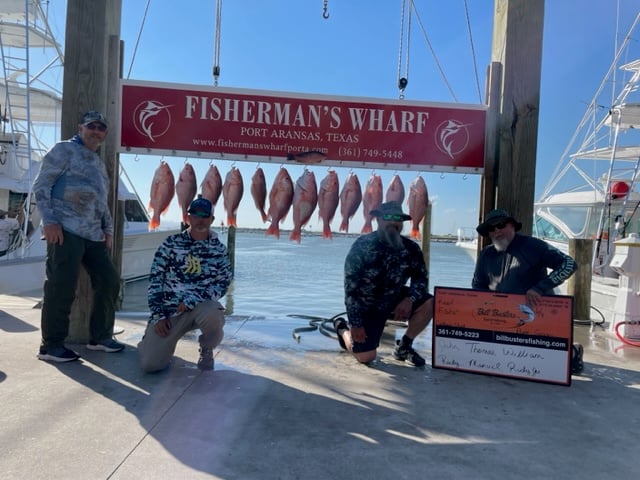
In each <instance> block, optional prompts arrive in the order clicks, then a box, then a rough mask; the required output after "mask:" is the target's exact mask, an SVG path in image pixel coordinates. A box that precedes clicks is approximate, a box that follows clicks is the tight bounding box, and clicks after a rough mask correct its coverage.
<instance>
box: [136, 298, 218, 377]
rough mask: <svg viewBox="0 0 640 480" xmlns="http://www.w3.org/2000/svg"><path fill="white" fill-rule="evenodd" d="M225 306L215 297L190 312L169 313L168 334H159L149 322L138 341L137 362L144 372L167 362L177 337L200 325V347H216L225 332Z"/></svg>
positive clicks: (176, 342) (157, 368)
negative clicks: (170, 314)
mask: <svg viewBox="0 0 640 480" xmlns="http://www.w3.org/2000/svg"><path fill="white" fill-rule="evenodd" d="M223 327H224V307H223V306H222V305H221V304H220V302H217V301H215V300H208V301H206V302H202V303H200V304H198V305H197V306H196V307H195V308H194V309H193V310H191V311H190V312H185V313H182V314H180V315H176V316H173V317H171V330H170V331H169V335H167V336H166V337H161V336H160V335H158V334H157V333H156V331H155V325H151V324H148V325H147V329H146V331H145V332H144V337H142V341H141V342H140V343H139V344H138V354H139V355H140V366H141V367H142V370H144V371H145V372H157V371H158V370H162V369H164V368H166V367H167V366H168V365H169V362H171V358H172V357H173V353H174V352H175V350H176V345H177V344H178V340H180V339H181V338H182V337H183V336H184V335H185V333H187V332H190V331H191V330H195V329H196V328H199V329H200V331H201V332H202V333H201V335H200V336H199V337H198V341H199V343H200V346H201V347H203V348H211V349H213V348H215V347H217V346H218V345H219V344H220V342H221V341H222V337H223V336H224V331H223Z"/></svg>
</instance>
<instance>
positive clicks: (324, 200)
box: [318, 170, 340, 238]
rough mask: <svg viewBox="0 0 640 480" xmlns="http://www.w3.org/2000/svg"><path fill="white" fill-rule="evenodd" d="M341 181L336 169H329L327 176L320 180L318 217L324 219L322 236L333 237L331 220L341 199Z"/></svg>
mask: <svg viewBox="0 0 640 480" xmlns="http://www.w3.org/2000/svg"><path fill="white" fill-rule="evenodd" d="M339 190H340V181H339V180H338V174H337V173H336V171H335V170H329V173H327V176H326V177H324V178H323V179H322V181H321V182H320V189H319V190H318V217H319V218H320V219H321V220H322V238H333V235H332V234H331V221H332V220H333V216H334V215H335V213H336V209H337V208H338V202H339V200H340V194H339V193H338V191H339Z"/></svg>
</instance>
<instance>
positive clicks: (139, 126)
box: [119, 80, 486, 173]
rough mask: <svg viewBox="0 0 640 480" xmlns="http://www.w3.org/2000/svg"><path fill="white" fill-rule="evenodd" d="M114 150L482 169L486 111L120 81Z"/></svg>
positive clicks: (409, 167)
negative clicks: (119, 122) (118, 122)
mask: <svg viewBox="0 0 640 480" xmlns="http://www.w3.org/2000/svg"><path fill="white" fill-rule="evenodd" d="M121 98H122V105H121V107H122V113H121V118H122V123H121V125H120V128H121V130H120V132H119V140H120V141H119V144H120V149H119V151H120V152H122V153H143V154H153V155H174V156H186V157H206V158H220V159H235V160H249V161H256V162H273V163H286V162H287V161H292V162H299V163H307V164H308V163H322V164H323V165H335V166H346V167H372V168H388V169H407V170H419V171H420V170H422V171H438V172H441V171H454V172H460V173H482V171H483V168H484V138H485V117H486V108H485V107H484V106H482V105H460V104H436V103H426V102H414V101H411V102H410V101H405V100H378V99H365V98H352V97H330V96H326V95H304V94H294V93H282V92H266V91H255V90H239V89H228V88H218V87H205V86H195V85H175V84H161V83H153V82H141V81H131V80H123V81H122V91H121Z"/></svg>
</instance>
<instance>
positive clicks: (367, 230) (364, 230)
mask: <svg viewBox="0 0 640 480" xmlns="http://www.w3.org/2000/svg"><path fill="white" fill-rule="evenodd" d="M372 231H373V228H372V227H371V224H368V223H365V224H364V226H363V227H362V231H361V232H360V233H371V232H372Z"/></svg>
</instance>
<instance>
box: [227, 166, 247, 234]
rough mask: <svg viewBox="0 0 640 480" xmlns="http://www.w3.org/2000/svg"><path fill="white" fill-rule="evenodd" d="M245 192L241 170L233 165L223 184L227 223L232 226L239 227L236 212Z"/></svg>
mask: <svg viewBox="0 0 640 480" xmlns="http://www.w3.org/2000/svg"><path fill="white" fill-rule="evenodd" d="M243 193H244V183H243V182H242V175H241V174H240V170H239V169H238V168H236V167H231V170H229V172H227V176H226V177H225V179H224V184H223V185H222V197H223V202H224V209H225V211H226V212H227V225H228V226H230V227H237V224H236V214H237V213H238V206H239V205H240V200H241V199H242V194H243Z"/></svg>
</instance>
